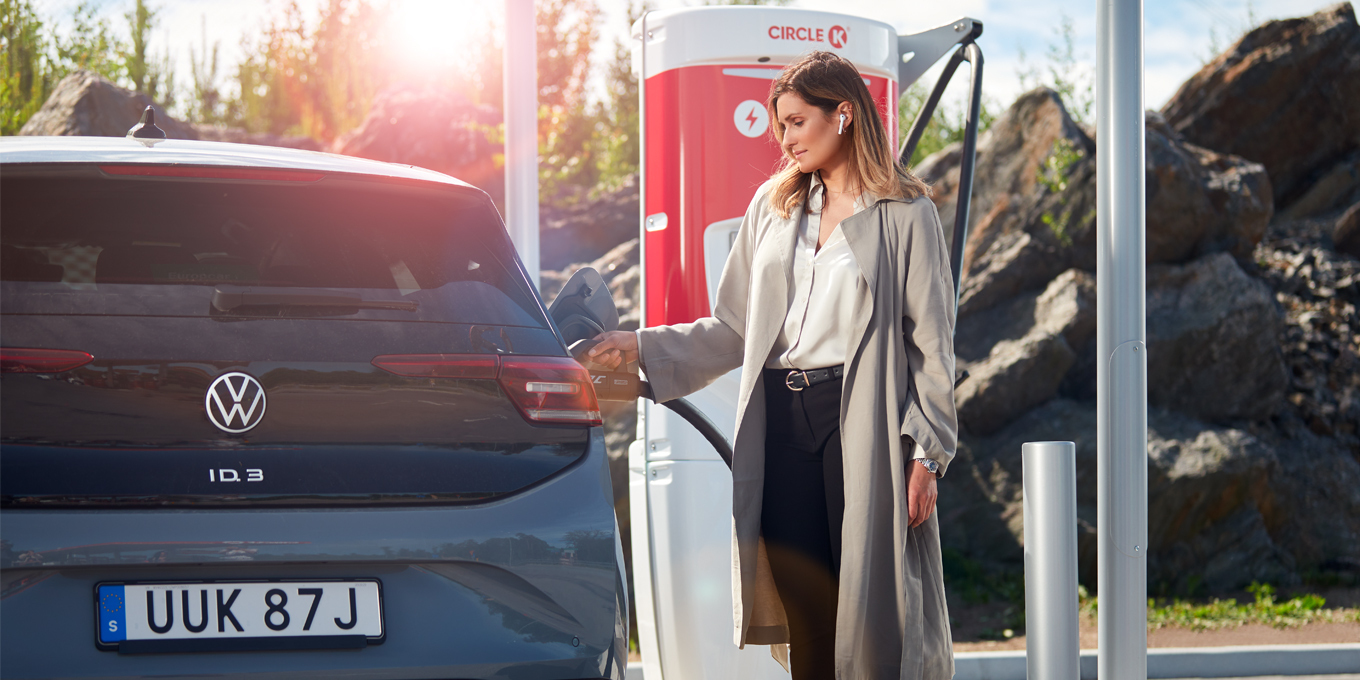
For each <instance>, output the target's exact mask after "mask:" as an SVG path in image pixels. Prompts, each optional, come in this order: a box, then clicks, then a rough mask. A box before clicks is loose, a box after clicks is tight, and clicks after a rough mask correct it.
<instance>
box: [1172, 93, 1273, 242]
mask: <svg viewBox="0 0 1360 680" xmlns="http://www.w3.org/2000/svg"><path fill="white" fill-rule="evenodd" d="M1145 186H1146V189H1147V221H1148V228H1147V261H1148V262H1184V261H1186V260H1188V259H1191V258H1195V257H1200V256H1202V255H1206V254H1209V253H1216V252H1228V253H1232V254H1233V256H1234V257H1236V258H1238V259H1239V260H1246V259H1249V258H1250V257H1251V251H1252V249H1253V248H1254V247H1255V246H1256V244H1257V243H1259V242H1260V241H1261V237H1262V236H1264V235H1265V232H1266V225H1267V224H1269V222H1270V218H1271V215H1272V214H1273V212H1274V207H1273V206H1274V203H1273V202H1272V199H1271V188H1270V187H1271V185H1270V179H1269V178H1268V177H1267V176H1266V170H1265V167H1264V166H1262V165H1261V164H1260V163H1253V162H1251V161H1247V160H1244V159H1242V158H1237V157H1234V156H1229V155H1227V154H1222V153H1218V152H1215V151H1210V150H1209V149H1205V148H1203V147H1199V146H1195V145H1194V144H1190V143H1187V142H1184V141H1182V140H1181V139H1180V138H1179V136H1178V135H1176V133H1175V132H1174V131H1172V130H1171V128H1170V127H1169V126H1167V125H1166V123H1165V121H1163V120H1162V118H1161V115H1160V114H1157V113H1148V115H1147V173H1146V174H1145Z"/></svg>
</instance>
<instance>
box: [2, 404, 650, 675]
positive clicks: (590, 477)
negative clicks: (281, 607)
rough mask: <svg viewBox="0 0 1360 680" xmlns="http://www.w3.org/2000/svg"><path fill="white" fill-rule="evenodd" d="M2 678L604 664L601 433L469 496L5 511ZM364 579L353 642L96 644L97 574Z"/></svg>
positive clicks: (607, 593)
mask: <svg viewBox="0 0 1360 680" xmlns="http://www.w3.org/2000/svg"><path fill="white" fill-rule="evenodd" d="M0 534H3V537H4V546H3V547H4V554H3V565H0V575H2V576H3V591H2V592H0V647H3V649H4V650H5V654H4V674H5V677H7V678H40V677H105V678H115V677H164V676H172V675H174V676H182V675H189V674H195V675H199V674H203V673H205V672H208V673H213V674H218V673H220V674H249V675H250V676H251V677H256V678H272V677H289V678H306V677H316V678H321V677H328V678H329V677H335V676H336V675H337V674H343V675H344V676H345V677H347V678H491V677H498V678H503V677H515V678H533V679H539V678H541V679H543V680H549V679H564V680H565V679H574V678H611V679H619V680H621V679H622V677H623V672H624V666H625V664H626V659H627V640H626V636H627V629H628V625H627V618H626V617H627V610H628V608H627V600H626V598H627V594H626V591H625V590H624V579H623V563H622V551H621V549H620V547H619V536H618V530H617V525H616V523H615V519H614V510H613V497H612V491H611V485H610V480H609V472H608V465H607V457H606V455H605V452H604V442H603V436H602V431H601V430H600V429H599V428H596V429H595V430H594V433H593V435H592V437H591V445H590V451H589V453H588V454H587V455H586V456H585V457H584V458H582V459H581V460H580V461H578V462H577V463H576V464H574V465H572V466H571V467H569V468H568V469H566V470H564V471H563V472H561V473H559V474H558V475H557V476H556V477H554V478H553V479H551V480H549V481H547V482H545V483H543V484H540V485H537V486H535V487H534V488H532V489H530V490H528V491H526V492H524V493H522V494H518V495H515V496H513V497H510V498H506V499H503V500H499V501H495V502H491V503H486V504H480V505H469V506H445V507H421V508H372V509H363V508H345V509H296V510H9V511H6V512H4V513H3V515H0ZM328 578H376V579H379V580H381V581H382V587H383V598H384V605H383V606H384V619H385V625H386V638H385V640H384V642H383V643H382V644H380V645H372V646H369V647H366V648H364V649H360V650H324V651H286V652H232V653H210V652H203V653H187V654H163V655H121V654H117V653H114V652H101V651H99V650H97V649H96V647H95V609H94V587H95V584H96V583H98V582H101V581H167V580H186V581H192V580H210V579H217V580H253V579H328Z"/></svg>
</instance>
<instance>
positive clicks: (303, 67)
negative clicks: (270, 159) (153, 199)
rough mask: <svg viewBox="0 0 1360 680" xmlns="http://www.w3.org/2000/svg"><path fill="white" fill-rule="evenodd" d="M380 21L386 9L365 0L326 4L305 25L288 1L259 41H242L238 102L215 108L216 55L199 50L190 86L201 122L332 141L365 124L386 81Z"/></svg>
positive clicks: (294, 0) (332, 0)
mask: <svg viewBox="0 0 1360 680" xmlns="http://www.w3.org/2000/svg"><path fill="white" fill-rule="evenodd" d="M383 21H384V9H383V8H381V7H375V6H374V5H373V4H371V3H370V2H368V0H328V1H327V3H326V4H325V5H323V6H322V7H321V9H320V11H319V14H318V18H317V21H316V23H315V26H309V25H308V22H306V21H305V20H304V18H303V13H302V10H301V9H300V8H299V6H298V3H297V0H292V1H291V2H289V4H288V5H286V6H285V7H284V10H283V15H282V16H281V17H280V18H277V19H275V20H273V21H271V22H270V24H269V26H268V27H266V28H265V30H264V34H263V36H261V37H260V38H258V39H256V40H253V41H252V40H249V39H244V40H242V52H244V53H245V55H246V56H245V57H244V58H243V60H242V61H241V63H240V64H239V65H238V66H237V73H236V80H237V85H238V86H239V87H238V89H237V91H236V93H235V94H236V97H235V98H234V99H231V100H229V101H225V102H224V103H223V105H222V107H221V108H220V109H218V108H217V106H216V102H214V101H210V100H209V99H208V98H209V97H211V96H212V95H214V94H215V93H216V94H217V96H219V97H220V90H219V88H218V86H217V84H216V58H215V54H214V57H213V58H211V59H210V58H209V57H208V56H207V52H208V50H207V46H206V45H205V46H203V50H202V52H201V54H200V56H199V57H198V59H200V60H201V61H199V62H198V63H199V64H201V65H202V69H201V71H202V73H196V77H195V80H196V81H199V80H201V81H202V83H201V86H202V87H201V88H200V83H198V82H196V83H195V90H196V91H200V92H201V94H200V95H199V97H200V100H199V109H200V114H199V115H200V118H201V119H202V120H204V121H205V122H224V123H227V124H230V125H235V126H238V127H243V128H245V129H247V130H250V131H252V132H270V133H273V134H298V135H307V136H309V137H312V138H313V139H317V140H320V141H323V142H329V141H331V140H333V139H335V138H336V137H338V136H340V135H341V134H344V133H345V132H348V131H349V130H351V129H353V128H354V127H356V126H358V125H359V123H361V122H363V119H364V116H366V115H367V114H368V109H369V106H370V105H371V104H372V102H373V99H374V97H375V96H376V95H377V93H378V91H379V90H380V89H381V88H382V87H384V86H385V85H386V84H388V82H389V81H390V80H391V73H390V71H389V68H388V64H387V62H386V60H385V58H384V57H385V55H386V52H387V48H388V44H387V40H388V38H387V33H386V32H385V31H383V30H380V29H381V28H382V27H383ZM215 51H216V50H215V48H214V53H215ZM199 70H200V68H199V67H197V66H196V67H195V71H196V72H197V71H199ZM199 76H201V78H200V77H199Z"/></svg>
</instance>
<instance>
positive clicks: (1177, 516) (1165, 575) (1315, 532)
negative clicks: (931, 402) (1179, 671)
mask: <svg viewBox="0 0 1360 680" xmlns="http://www.w3.org/2000/svg"><path fill="white" fill-rule="evenodd" d="M1287 418H1289V417H1288V416H1287ZM1289 422H1290V423H1295V424H1293V425H1290V424H1286V427H1285V428H1283V431H1275V430H1270V429H1263V430H1260V431H1259V432H1257V431H1252V430H1245V429H1239V428H1232V427H1221V426H1214V425H1210V424H1208V423H1205V422H1203V421H1199V420H1196V419H1193V418H1190V417H1188V416H1185V415H1181V414H1177V413H1173V412H1170V411H1166V410H1163V409H1158V408H1152V409H1150V410H1149V412H1148V540H1149V552H1148V585H1149V588H1150V591H1151V592H1152V593H1153V594H1168V595H1169V594H1209V593H1221V592H1227V591H1231V590H1235V589H1240V588H1242V587H1244V586H1246V585H1248V584H1249V583H1251V582H1252V581H1254V580H1255V581H1269V582H1274V583H1279V584H1291V583H1298V582H1299V580H1300V578H1301V576H1302V575H1303V574H1305V573H1307V572H1309V571H1310V570H1318V569H1324V568H1325V569H1332V570H1341V571H1351V572H1352V573H1360V461H1358V460H1357V459H1356V457H1355V456H1353V455H1352V454H1351V453H1350V452H1349V451H1347V450H1346V448H1345V447H1344V446H1341V445H1339V444H1338V443H1337V442H1335V441H1334V440H1330V439H1326V438H1322V437H1318V436H1316V435H1314V434H1313V433H1311V432H1310V431H1308V430H1307V428H1305V427H1303V426H1302V424H1299V423H1297V422H1296V421H1295V420H1289ZM1054 440H1056V441H1072V442H1075V443H1076V449H1077V456H1076V472H1077V518H1076V522H1077V533H1078V562H1079V574H1080V578H1081V581H1082V582H1083V583H1085V584H1087V585H1088V586H1094V585H1097V584H1096V559H1097V555H1096V533H1095V530H1096V503H1097V498H1096V482H1097V477H1096V474H1097V471H1096V463H1097V456H1096V446H1097V433H1096V409H1095V404H1094V403H1092V402H1077V401H1072V400H1068V399H1061V398H1059V399H1054V400H1052V401H1050V402H1048V403H1046V404H1044V405H1042V406H1040V407H1039V408H1037V409H1034V410H1032V411H1030V412H1028V413H1026V414H1025V415H1023V416H1022V417H1020V418H1018V419H1016V420H1015V421H1014V422H1012V423H1011V424H1009V425H1007V426H1006V427H1004V428H1002V429H1001V430H999V431H997V432H996V433H994V434H993V435H991V436H989V437H977V436H975V435H965V436H964V441H963V443H962V444H961V445H960V450H961V451H965V452H966V454H965V456H966V457H965V458H963V459H961V460H965V461H966V462H968V463H971V464H969V465H958V464H957V463H956V464H955V465H954V466H952V467H951V468H950V469H951V473H950V474H949V475H947V476H946V477H945V478H944V479H942V480H940V523H941V528H940V540H941V542H942V544H943V546H944V547H945V548H952V549H954V550H958V551H960V552H961V553H963V554H964V556H966V557H969V558H971V559H974V560H977V561H979V562H982V563H984V564H991V565H995V566H997V567H1000V568H1003V569H1019V568H1020V566H1021V564H1022V559H1023V558H1022V555H1021V554H1020V552H1019V550H1018V549H1017V547H1016V546H1017V545H1023V542H1024V515H1023V507H1024V506H1023V475H1022V465H1021V455H1020V451H1021V446H1022V445H1023V444H1024V443H1025V442H1031V441H1054ZM960 472H963V473H964V474H959V473H960ZM969 505H971V506H972V507H968V506H969Z"/></svg>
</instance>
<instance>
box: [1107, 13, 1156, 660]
mask: <svg viewBox="0 0 1360 680" xmlns="http://www.w3.org/2000/svg"><path fill="white" fill-rule="evenodd" d="M1096 24H1097V31H1098V36H1097V40H1098V42H1097V52H1098V54H1097V59H1096V71H1097V76H1096V80H1097V83H1096V112H1097V127H1096V140H1097V144H1098V145H1099V149H1098V151H1097V154H1096V157H1097V164H1096V286H1097V300H1098V302H1097V325H1096V343H1097V345H1096V346H1097V351H1098V352H1099V354H1098V356H1099V357H1101V359H1102V360H1101V361H1100V362H1099V363H1098V364H1097V370H1096V383H1097V386H1096V387H1097V389H1096V393H1097V430H1098V437H1097V439H1098V442H1099V444H1098V446H1099V451H1098V453H1099V457H1098V463H1097V474H1096V477H1097V482H1096V484H1097V501H1098V506H1099V509H1098V515H1097V518H1098V521H1097V546H1098V553H1099V569H1098V572H1099V582H1098V583H1097V588H1098V589H1099V596H1100V608H1099V612H1100V615H1099V616H1100V660H1099V675H1100V678H1101V680H1133V679H1134V678H1137V679H1138V680H1144V679H1145V678H1147V347H1146V345H1145V344H1144V341H1145V339H1146V337H1147V330H1146V324H1145V312H1144V293H1145V288H1146V279H1145V272H1144V258H1145V247H1144V241H1145V239H1144V227H1145V224H1146V210H1145V205H1146V203H1145V198H1146V195H1145V183H1144V179H1143V172H1144V156H1145V146H1144V143H1145V134H1144V127H1143V126H1144V123H1143V3H1142V0H1097V11H1096Z"/></svg>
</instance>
